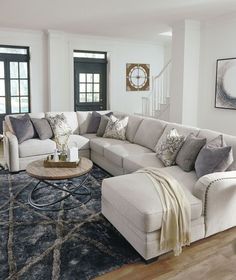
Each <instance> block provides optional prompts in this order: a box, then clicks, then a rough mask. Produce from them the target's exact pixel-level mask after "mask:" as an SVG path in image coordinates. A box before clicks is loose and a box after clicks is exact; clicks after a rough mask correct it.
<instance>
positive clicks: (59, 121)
mask: <svg viewBox="0 0 236 280" xmlns="http://www.w3.org/2000/svg"><path fill="white" fill-rule="evenodd" d="M46 119H47V120H48V122H49V123H50V125H51V128H52V131H53V133H54V136H58V135H67V134H72V129H71V127H70V126H69V124H68V122H67V119H66V116H65V115H64V114H63V113H61V114H56V115H50V114H46Z"/></svg>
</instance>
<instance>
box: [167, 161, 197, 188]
mask: <svg viewBox="0 0 236 280" xmlns="http://www.w3.org/2000/svg"><path fill="white" fill-rule="evenodd" d="M163 170H164V171H165V172H166V173H167V174H169V175H171V176H172V177H174V178H175V180H177V181H178V182H179V183H180V185H181V186H182V187H183V188H186V189H188V190H189V191H190V192H191V193H192V192H193V189H194V185H195V184H196V182H197V180H198V178H197V174H196V172H195V171H194V170H193V171H191V172H185V171H183V170H182V169H181V168H180V167H179V166H177V165H175V166H169V167H165V168H164V169H163Z"/></svg>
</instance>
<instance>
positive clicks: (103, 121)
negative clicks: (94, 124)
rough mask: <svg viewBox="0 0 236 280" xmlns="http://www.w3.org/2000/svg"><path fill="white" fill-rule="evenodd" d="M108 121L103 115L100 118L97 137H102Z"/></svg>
mask: <svg viewBox="0 0 236 280" xmlns="http://www.w3.org/2000/svg"><path fill="white" fill-rule="evenodd" d="M109 120H110V118H109V117H108V116H106V115H103V116H102V117H101V121H100V124H99V127H98V130H97V136H99V137H103V135H104V133H105V130H106V127H107V124H108V122H109Z"/></svg>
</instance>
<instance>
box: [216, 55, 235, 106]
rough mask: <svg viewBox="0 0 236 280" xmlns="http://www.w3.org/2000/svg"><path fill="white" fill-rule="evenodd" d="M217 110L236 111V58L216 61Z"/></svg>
mask: <svg viewBox="0 0 236 280" xmlns="http://www.w3.org/2000/svg"><path fill="white" fill-rule="evenodd" d="M215 108H221V109H232V110H236V58H225V59H218V60H217V61H216V85H215Z"/></svg>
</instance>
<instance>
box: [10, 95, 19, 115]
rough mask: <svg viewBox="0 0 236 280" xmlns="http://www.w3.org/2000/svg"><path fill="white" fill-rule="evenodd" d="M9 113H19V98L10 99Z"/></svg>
mask: <svg viewBox="0 0 236 280" xmlns="http://www.w3.org/2000/svg"><path fill="white" fill-rule="evenodd" d="M11 112H12V113H20V112H19V98H18V97H12V98H11Z"/></svg>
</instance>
